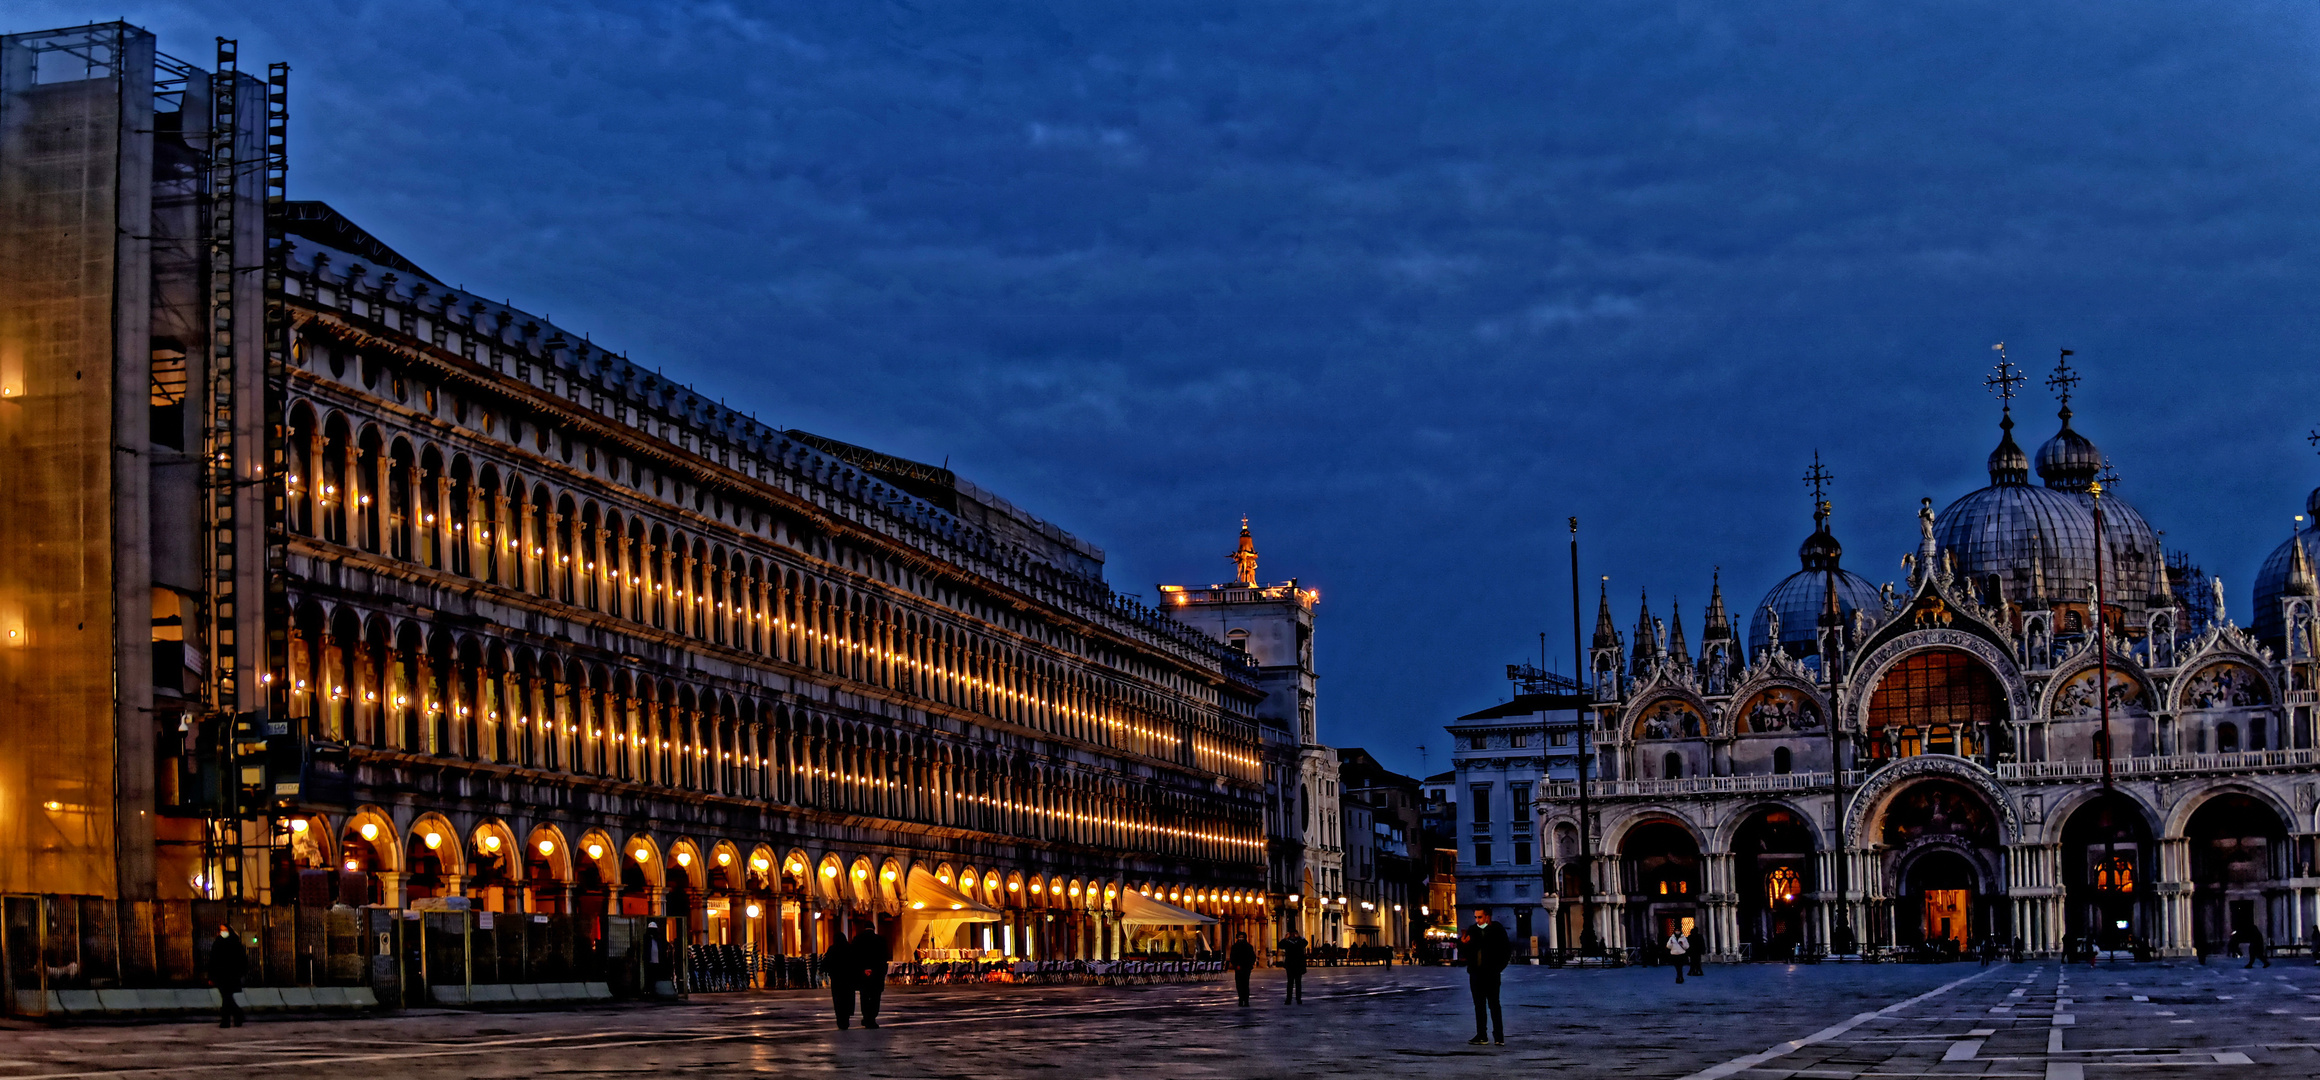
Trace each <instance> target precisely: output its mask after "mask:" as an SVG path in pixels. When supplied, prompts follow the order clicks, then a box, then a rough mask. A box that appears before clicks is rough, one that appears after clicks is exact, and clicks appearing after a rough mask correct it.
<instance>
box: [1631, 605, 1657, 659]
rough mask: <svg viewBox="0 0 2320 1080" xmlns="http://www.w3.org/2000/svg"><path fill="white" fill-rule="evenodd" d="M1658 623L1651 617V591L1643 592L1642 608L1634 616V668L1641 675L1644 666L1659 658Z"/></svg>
mask: <svg viewBox="0 0 2320 1080" xmlns="http://www.w3.org/2000/svg"><path fill="white" fill-rule="evenodd" d="M1659 633H1660V622H1659V620H1658V619H1654V618H1652V617H1651V590H1649V589H1646V590H1643V607H1642V609H1641V610H1639V611H1637V612H1636V616H1635V654H1634V655H1635V666H1636V671H1637V673H1638V674H1641V673H1642V671H1643V669H1644V666H1645V664H1646V663H1647V662H1649V661H1651V660H1656V659H1658V658H1659V650H1660V640H1659Z"/></svg>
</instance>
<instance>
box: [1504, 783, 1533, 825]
mask: <svg viewBox="0 0 2320 1080" xmlns="http://www.w3.org/2000/svg"><path fill="white" fill-rule="evenodd" d="M1506 794H1507V799H1508V801H1510V802H1511V803H1513V804H1514V805H1513V808H1512V809H1513V818H1514V820H1515V821H1518V822H1522V821H1528V820H1529V818H1530V816H1531V786H1530V785H1529V784H1528V783H1518V784H1508V785H1507V786H1506Z"/></svg>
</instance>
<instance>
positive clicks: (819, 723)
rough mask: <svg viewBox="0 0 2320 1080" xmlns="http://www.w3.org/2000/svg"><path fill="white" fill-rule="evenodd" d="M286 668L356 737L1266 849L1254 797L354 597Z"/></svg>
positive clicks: (738, 788) (309, 709)
mask: <svg viewBox="0 0 2320 1080" xmlns="http://www.w3.org/2000/svg"><path fill="white" fill-rule="evenodd" d="M287 662H288V666H287V670H288V676H287V677H288V678H289V679H291V685H290V686H289V687H288V688H287V690H288V694H289V702H290V709H291V715H293V716H301V717H310V718H312V720H313V722H314V728H315V731H316V733H317V734H318V735H320V736H322V737H324V738H329V739H334V740H343V741H348V742H352V743H354V744H356V745H360V746H366V747H373V748H378V749H383V750H391V751H402V752H406V753H412V754H424V755H434V756H439V757H447V758H454V759H460V760H466V761H473V762H482V763H490V764H497V765H505V766H511V767H516V768H524V769H535V770H542V771H549V772H561V773H570V774H577V775H581V776H588V777H597V778H603V779H606V780H613V781H625V782H630V783H637V784H644V785H652V786H656V787H663V788H670V789H678V790H683V791H690V792H698V793H702V794H707V795H722V796H729V797H734V798H742V799H753V800H766V801H770V802H775V803H780V804H784V805H792V806H799V807H807V808H814V809H823V810H829V811H835V812H840V813H849V814H863V815H869V816H875V817H880V818H886V819H891V820H896V821H908V822H916V823H920V824H924V825H930V826H942V827H953V828H963V829H972V830H977V831H985V832H996V833H1002V834H1006V835H1009V836H1014V837H1019V838H1023V839H1029V840H1041V841H1055V842H1062V843H1071V844H1083V845H1093V846H1103V847H1112V848H1119V849H1124V850H1133V851H1150V852H1155V853H1160V854H1170V855H1178V856H1183V857H1188V858H1209V859H1225V860H1235V861H1244V860H1246V859H1248V858H1249V857H1251V853H1252V852H1253V851H1254V850H1255V848H1256V847H1257V846H1261V843H1262V834H1261V823H1260V822H1259V821H1258V820H1257V817H1256V812H1255V811H1254V809H1253V808H1251V809H1250V810H1248V811H1247V812H1245V813H1240V814H1236V813H1234V812H1232V811H1230V810H1228V809H1224V808H1221V807H1220V804H1218V803H1216V802H1215V801H1214V800H1210V799H1206V798H1203V797H1200V796H1196V795H1192V794H1187V793H1185V792H1180V791H1174V790H1170V789H1168V788H1166V787H1164V786H1160V785H1150V784H1136V783H1130V782H1127V781H1125V780H1121V779H1118V778H1114V777H1097V776H1094V775H1091V774H1089V773H1087V772H1085V771H1082V770H1076V769H1071V768H1067V767H1063V766H1061V765H1058V764H1055V763H1048V762H1042V761H1039V760H1036V759H1030V758H1024V757H1020V756H1011V755H998V754H993V753H989V752H980V751H976V750H973V749H970V748H967V747H964V746H962V745H953V744H950V743H947V742H942V741H937V740H934V739H930V738H927V737H924V736H917V735H909V734H904V733H900V732H896V731H894V730H893V729H891V728H884V727H878V726H873V725H867V724H860V723H852V722H847V721H842V720H839V719H836V718H833V717H829V716H824V715H821V714H819V713H816V712H812V711H807V710H798V709H793V708H788V707H775V706H770V705H768V704H766V703H764V702H761V701H758V700H756V699H754V698H752V697H748V696H745V695H734V694H726V693H721V692H717V691H713V690H709V689H706V688H703V687H699V686H695V685H692V684H690V683H686V682H683V681H680V680H667V679H655V678H652V677H650V676H645V675H639V674H635V673H632V672H629V671H626V670H621V669H615V668H608V667H606V666H604V665H601V664H589V663H586V662H582V661H579V660H573V659H567V658H561V657H557V656H554V655H550V654H542V653H535V652H533V651H532V650H530V649H528V648H524V647H520V646H519V647H509V646H507V645H506V644H504V643H501V642H496V641H493V640H491V639H490V638H487V637H479V636H470V635H457V634H451V633H446V632H444V631H441V630H439V629H438V630H430V629H427V628H423V627H422V626H421V625H420V624H419V623H417V622H416V621H404V622H402V623H400V624H391V623H390V622H389V620H388V619H387V618H386V617H385V616H383V615H369V616H363V615H360V614H358V613H357V612H355V611H354V610H353V609H352V608H349V607H345V606H341V607H339V608H337V609H336V610H335V611H333V612H328V613H326V612H325V611H324V610H323V608H322V606H321V605H320V604H319V603H317V602H314V601H306V602H304V603H302V604H300V605H299V607H298V608H297V609H296V616H295V617H294V619H293V620H292V627H291V635H290V642H289V654H288V656H287ZM1244 818H1245V820H1244Z"/></svg>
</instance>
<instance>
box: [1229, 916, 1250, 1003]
mask: <svg viewBox="0 0 2320 1080" xmlns="http://www.w3.org/2000/svg"><path fill="white" fill-rule="evenodd" d="M1226 963H1228V964H1230V965H1231V967H1232V973H1233V989H1234V990H1237V991H1239V992H1240V995H1241V1008H1244V1009H1246V1008H1248V1007H1249V973H1250V972H1252V971H1255V970H1256V969H1257V949H1256V946H1254V945H1251V944H1249V936H1248V935H1247V934H1234V935H1233V943H1232V951H1231V953H1229V954H1228V956H1227V958H1226Z"/></svg>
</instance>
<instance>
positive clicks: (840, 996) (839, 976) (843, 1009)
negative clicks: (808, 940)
mask: <svg viewBox="0 0 2320 1080" xmlns="http://www.w3.org/2000/svg"><path fill="white" fill-rule="evenodd" d="M853 954H854V948H853V946H852V944H851V943H849V942H848V941H847V940H846V935H845V934H844V933H843V932H841V931H839V930H838V928H837V927H834V926H833V927H831V928H830V948H829V950H828V951H827V952H824V953H823V954H822V974H823V975H824V976H826V977H828V978H829V980H830V1006H831V1007H832V1008H834V1009H836V1010H837V1012H838V1030H840V1031H844V1030H846V1029H847V1028H848V1027H850V1026H852V1024H853V1022H854V980H855V979H856V978H857V977H858V975H859V973H858V972H857V971H856V970H855V968H854V955H853Z"/></svg>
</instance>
